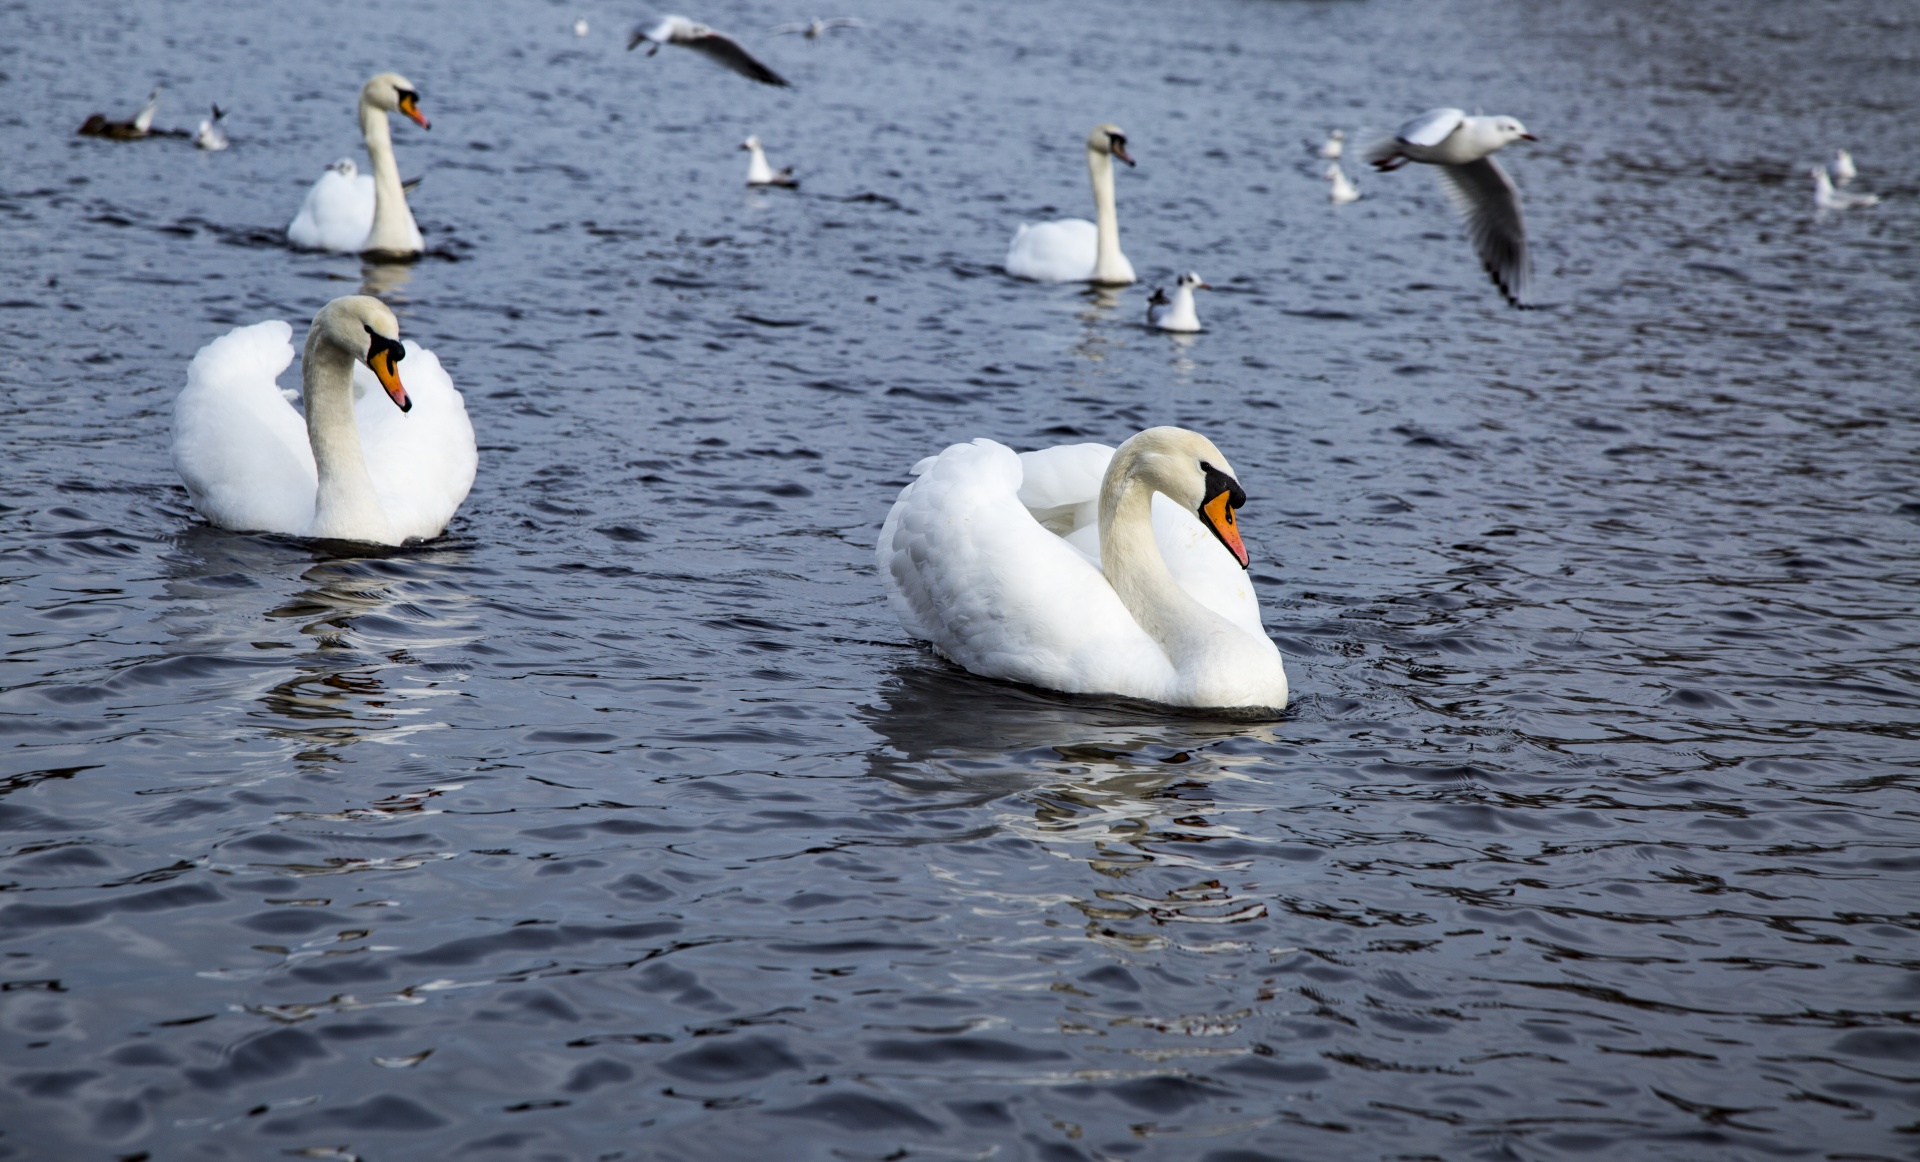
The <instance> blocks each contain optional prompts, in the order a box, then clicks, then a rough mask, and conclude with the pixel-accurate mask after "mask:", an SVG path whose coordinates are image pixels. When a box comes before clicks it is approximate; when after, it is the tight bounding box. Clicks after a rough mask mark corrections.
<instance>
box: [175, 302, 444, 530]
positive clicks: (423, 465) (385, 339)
mask: <svg viewBox="0 0 1920 1162" xmlns="http://www.w3.org/2000/svg"><path fill="white" fill-rule="evenodd" d="M292 336H293V328H292V327H289V326H288V325H287V324H286V323H285V322H282V321H280V320H278V319H275V320H270V321H268V322H264V323H255V324H253V325H252V326H249V327H237V328H235V329H234V330H232V331H229V332H228V333H227V334H225V335H223V336H221V337H220V338H218V339H215V340H214V341H213V342H211V343H209V344H207V345H206V346H205V347H202V348H201V349H200V353H199V354H198V355H195V356H194V357H193V363H192V365H191V366H189V367H188V368H187V386H186V387H185V388H183V389H182V390H181V392H180V395H179V396H178V397H177V398H176V399H175V400H174V404H173V463H174V467H175V468H177V469H178V470H179V472H180V477H181V479H182V480H184V481H185V482H186V485H187V492H188V493H189V494H190V495H191V496H192V497H193V505H194V507H195V508H197V509H199V510H200V515H202V516H204V517H205V518H206V519H207V521H208V522H209V523H211V524H215V525H218V526H219V527H221V528H225V529H235V530H239V531H243V532H268V533H285V534H287V535H290V536H297V537H316V538H323V539H327V540H339V541H366V542H369V543H372V544H380V545H398V544H401V543H402V542H404V541H409V540H426V539H428V538H431V537H436V536H439V535H440V533H441V532H442V531H443V530H445V528H446V527H447V522H448V521H449V520H450V519H452V517H453V514H454V511H455V510H456V509H458V508H459V507H460V502H461V501H462V500H465V499H466V496H467V490H468V489H470V488H471V487H473V475H474V469H475V467H476V466H477V462H478V460H477V454H476V452H475V450H474V441H473V424H472V423H471V422H469V421H468V419H467V407H466V401H465V400H464V399H462V398H461V395H460V392H459V391H458V390H456V389H455V388H454V386H453V381H452V380H451V379H449V378H448V377H447V373H446V372H445V371H444V370H442V369H441V367H440V361H439V360H438V359H436V358H434V355H433V352H431V351H429V350H427V349H426V348H424V347H420V346H418V345H415V344H412V343H408V344H405V345H404V346H403V345H402V344H401V342H400V326H399V322H398V321H397V320H396V319H395V318H394V317H393V312H392V311H390V310H388V309H387V305H386V304H385V303H383V302H381V301H380V300H379V299H376V298H371V297H368V296H366V295H349V296H347V297H345V298H338V299H335V300H333V301H332V302H330V303H328V304H327V305H326V306H324V307H322V308H321V309H320V313H319V314H317V315H315V316H314V318H313V328H312V329H311V330H310V331H308V332H307V346H306V353H305V355H304V356H303V357H302V360H301V364H300V387H301V394H302V396H303V399H304V401H305V407H306V415H305V417H304V418H303V417H302V416H301V415H300V413H299V412H296V411H294V409H293V406H292V404H291V403H289V402H288V400H287V398H286V396H285V395H283V394H282V393H281V391H280V387H279V385H278V384H277V383H276V382H274V381H275V379H276V378H277V377H278V376H279V375H280V373H281V372H282V371H285V370H286V369H287V364H289V363H291V362H292V361H293V345H292V343H291V342H290V340H291V338H292ZM403 359H404V360H406V361H407V380H406V383H405V385H403V384H402V383H401V381H400V373H399V367H398V364H399V363H400V361H401V360H403Z"/></svg>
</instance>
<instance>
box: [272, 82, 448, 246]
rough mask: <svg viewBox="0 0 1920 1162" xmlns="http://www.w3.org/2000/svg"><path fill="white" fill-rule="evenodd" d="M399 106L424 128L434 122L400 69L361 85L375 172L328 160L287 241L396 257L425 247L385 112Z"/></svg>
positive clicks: (362, 113) (364, 130)
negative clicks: (423, 111)
mask: <svg viewBox="0 0 1920 1162" xmlns="http://www.w3.org/2000/svg"><path fill="white" fill-rule="evenodd" d="M396 111H397V112H400V113H404V114H406V115H407V116H408V117H410V118H412V119H413V120H414V121H415V122H416V123H418V124H419V126H420V128H422V129H430V128H432V126H430V125H429V124H427V119H426V117H425V116H424V115H422V114H421V112H420V93H419V91H418V90H416V89H415V88H414V87H413V82H411V81H409V80H407V79H406V78H405V77H403V76H401V75H400V74H399V73H381V74H380V75H378V76H376V77H374V78H373V79H371V80H369V81H368V82H367V83H366V84H365V85H364V86H362V87H361V89H360V133H361V136H363V137H364V138H365V139H366V142H367V157H368V159H369V160H370V161H372V163H373V173H372V175H371V176H367V175H359V176H356V167H355V166H354V164H353V163H352V162H351V161H348V160H342V161H337V162H335V163H333V164H332V165H331V166H328V167H327V170H328V172H326V173H323V174H321V175H320V180H319V181H317V182H315V183H313V188H312V189H310V190H308V191H307V198H306V201H305V202H303V203H301V206H300V212H299V213H298V214H296V215H294V219H293V223H292V224H291V225H290V226H288V227H287V241H289V242H291V243H293V244H294V245H295V246H304V247H307V248H309V249H313V250H331V251H335V252H338V253H348V254H351V253H365V254H378V255H391V256H394V257H408V256H411V255H415V254H419V253H420V252H421V251H423V250H425V249H426V248H427V247H426V242H425V241H424V240H423V239H422V238H421V237H420V227H419V225H418V224H416V223H415V222H414V220H413V211H412V210H411V209H409V208H408V207H407V195H406V191H405V190H404V189H403V188H402V183H401V181H400V166H399V164H398V163H397V162H395V161H394V159H393V131H392V129H391V128H390V127H389V126H388V124H387V114H388V113H391V112H396Z"/></svg>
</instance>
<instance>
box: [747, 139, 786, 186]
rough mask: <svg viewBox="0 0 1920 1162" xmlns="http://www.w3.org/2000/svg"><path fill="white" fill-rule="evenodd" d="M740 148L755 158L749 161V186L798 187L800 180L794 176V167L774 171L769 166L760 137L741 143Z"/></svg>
mask: <svg viewBox="0 0 1920 1162" xmlns="http://www.w3.org/2000/svg"><path fill="white" fill-rule="evenodd" d="M740 148H741V149H744V150H746V151H747V152H748V153H750V154H752V155H753V156H752V157H750V158H748V159H747V184H748V185H750V186H797V185H799V184H800V179H798V178H796V177H794V176H793V167H792V166H787V167H786V168H785V169H778V170H776V169H774V168H773V167H772V166H771V165H768V164H767V155H766V153H765V152H763V151H762V150H761V148H760V139H759V138H758V137H749V138H747V139H746V140H745V141H743V142H741V143H740Z"/></svg>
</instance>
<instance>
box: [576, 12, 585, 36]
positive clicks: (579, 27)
mask: <svg viewBox="0 0 1920 1162" xmlns="http://www.w3.org/2000/svg"><path fill="white" fill-rule="evenodd" d="M587 31H588V29H587V18H586V17H584V16H582V17H581V18H580V19H578V20H576V21H574V22H573V34H574V35H575V36H585V35H586V34H587Z"/></svg>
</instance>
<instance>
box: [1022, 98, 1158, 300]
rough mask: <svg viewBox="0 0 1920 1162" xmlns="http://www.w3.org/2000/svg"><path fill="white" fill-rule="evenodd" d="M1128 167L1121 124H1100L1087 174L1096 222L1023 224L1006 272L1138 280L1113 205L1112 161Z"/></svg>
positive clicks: (1051, 278) (1049, 278)
mask: <svg viewBox="0 0 1920 1162" xmlns="http://www.w3.org/2000/svg"><path fill="white" fill-rule="evenodd" d="M1116 157H1117V158H1119V159H1120V160H1121V161H1124V162H1126V163H1127V164H1128V165H1132V164H1133V158H1132V156H1131V155H1129V154H1128V153H1127V135H1126V134H1125V133H1122V132H1121V131H1120V127H1119V126H1118V125H1096V126H1094V127H1093V132H1092V133H1089V134H1087V177H1088V178H1089V179H1091V180H1092V182H1093V212H1094V218H1095V219H1096V221H1093V222H1089V221H1087V220H1086V219H1085V218H1062V219H1060V220H1059V221H1056V222H1038V223H1035V222H1023V223H1021V224H1020V229H1019V230H1018V231H1016V232H1015V233H1014V236H1013V245H1012V246H1010V247H1008V248H1007V273H1008V274H1010V275H1013V276H1014V277H1015V278H1030V279H1033V280H1034V281H1036V282H1097V283H1101V284H1103V285H1108V286H1120V285H1124V284H1126V283H1130V282H1132V281H1134V279H1133V263H1131V262H1128V261H1127V256H1126V255H1124V254H1122V253H1120V218H1119V215H1118V214H1117V213H1116V212H1115V210H1114V207H1113V159H1114V158H1116Z"/></svg>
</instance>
